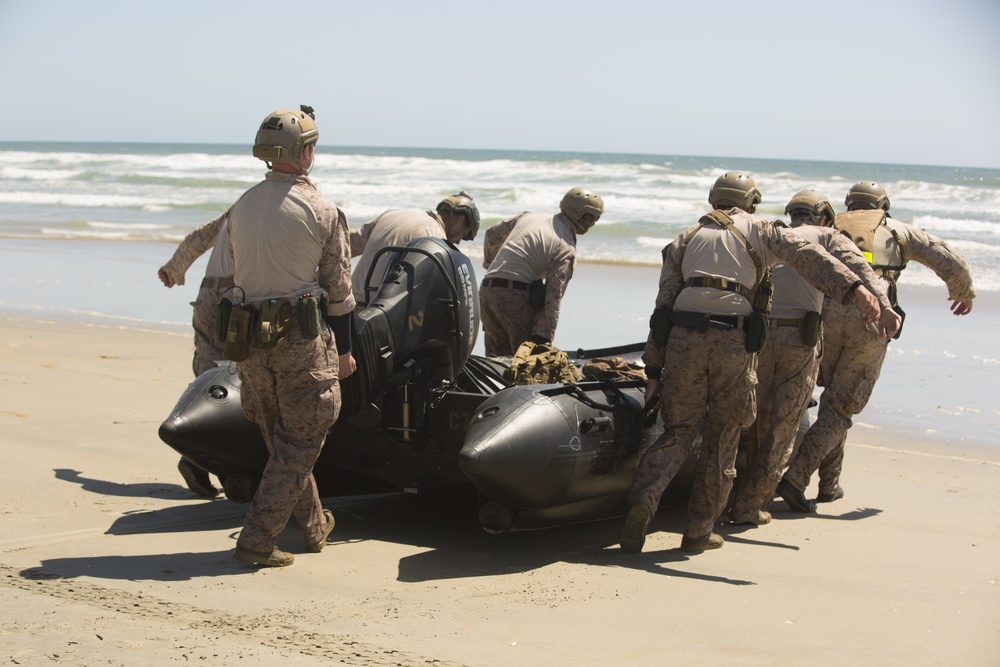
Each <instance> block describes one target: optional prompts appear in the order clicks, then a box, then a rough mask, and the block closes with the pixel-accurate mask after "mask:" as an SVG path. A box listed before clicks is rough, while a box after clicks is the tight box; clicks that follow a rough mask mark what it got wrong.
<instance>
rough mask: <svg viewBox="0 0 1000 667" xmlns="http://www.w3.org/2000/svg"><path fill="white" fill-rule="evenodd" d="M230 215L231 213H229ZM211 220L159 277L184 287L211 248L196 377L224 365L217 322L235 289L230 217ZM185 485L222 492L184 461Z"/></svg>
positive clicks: (200, 307)
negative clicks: (220, 305) (221, 304)
mask: <svg viewBox="0 0 1000 667" xmlns="http://www.w3.org/2000/svg"><path fill="white" fill-rule="evenodd" d="M227 213H228V211H227ZM227 213H223V214H222V215H220V216H217V217H215V218H213V219H212V220H209V221H208V222H206V223H205V224H203V225H201V226H199V227H197V228H196V229H194V230H193V231H191V233H189V234H188V235H187V236H185V237H184V240H183V241H181V243H180V245H178V246H177V249H176V250H175V251H174V254H173V256H172V257H171V258H170V261H169V262H167V263H166V264H164V265H163V266H161V267H160V269H159V271H158V272H157V274H158V275H159V277H160V280H161V281H162V282H163V284H164V285H166V286H167V287H173V286H174V285H183V284H184V274H185V273H187V270H188V269H189V268H190V267H191V265H192V264H193V263H194V261H195V260H196V259H198V258H199V257H201V256H202V255H203V254H205V252H206V251H207V250H208V249H209V248H211V249H212V254H211V255H209V257H208V266H207V267H206V268H205V277H204V278H203V279H202V281H201V287H200V288H199V289H198V296H197V297H196V298H195V301H194V303H192V304H191V305H192V306H193V311H192V317H191V324H192V326H193V327H194V359H193V361H192V368H193V370H194V374H195V377H197V376H199V375H201V374H202V373H204V372H205V371H207V370H209V369H211V368H215V365H216V362H217V361H221V360H222V359H223V357H222V343H220V342H219V341H218V340H216V336H215V320H216V311H217V306H218V303H219V300H220V299H221V298H222V295H223V294H224V293H225V291H226V290H227V289H228V288H230V287H232V286H233V260H232V257H231V256H230V254H229V233H228V231H227V230H226V214H227ZM177 469H178V470H179V471H180V473H181V476H182V477H184V481H185V482H186V483H187V485H188V488H190V489H191V490H192V491H194V492H195V493H197V494H199V495H202V496H207V497H214V496H216V495H218V493H219V490H218V489H217V488H216V487H215V486H214V485H213V484H212V481H211V479H210V478H209V476H208V472H206V471H205V470H203V469H201V468H199V467H198V466H197V465H195V464H194V462H193V461H191V460H189V459H187V458H184V457H181V460H180V461H179V462H178V464H177Z"/></svg>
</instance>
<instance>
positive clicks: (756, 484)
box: [730, 326, 819, 517]
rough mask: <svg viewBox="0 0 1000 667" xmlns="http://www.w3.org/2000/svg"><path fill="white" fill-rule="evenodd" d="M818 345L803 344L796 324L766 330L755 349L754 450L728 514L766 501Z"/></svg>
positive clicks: (804, 397) (808, 393)
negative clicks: (761, 343) (761, 345)
mask: <svg viewBox="0 0 1000 667" xmlns="http://www.w3.org/2000/svg"><path fill="white" fill-rule="evenodd" d="M818 349H819V346H814V347H807V346H805V345H803V344H802V334H801V332H800V330H799V328H798V327H789V326H772V327H771V328H770V329H768V332H767V344H766V345H765V346H764V349H763V350H761V351H760V352H759V353H758V354H757V421H756V422H754V425H753V426H752V427H751V430H752V431H753V436H755V437H751V438H750V439H751V441H753V442H755V443H756V449H755V450H754V451H752V452H748V456H747V472H746V475H745V476H741V479H740V483H739V484H738V489H737V492H736V500H735V501H734V503H733V507H732V510H731V511H730V515H731V516H738V517H745V516H747V515H749V514H750V513H752V512H753V511H754V510H758V509H767V508H768V507H769V506H770V504H771V500H772V499H773V498H774V491H775V489H776V488H777V487H778V482H780V481H781V472H782V471H783V470H784V469H785V465H786V464H787V463H788V459H789V457H791V455H792V449H793V447H794V446H795V434H796V432H797V431H798V427H799V421H800V420H801V419H802V413H803V412H805V410H806V408H807V407H808V406H809V399H810V398H811V397H812V392H813V388H814V387H815V386H816V373H817V371H818V369H819V353H818Z"/></svg>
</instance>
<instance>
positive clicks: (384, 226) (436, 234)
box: [351, 191, 479, 310]
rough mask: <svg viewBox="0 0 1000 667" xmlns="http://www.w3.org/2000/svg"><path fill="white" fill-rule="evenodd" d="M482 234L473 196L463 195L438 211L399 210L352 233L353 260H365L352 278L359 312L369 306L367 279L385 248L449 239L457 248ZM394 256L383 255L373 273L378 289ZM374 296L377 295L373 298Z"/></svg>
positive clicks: (438, 208) (389, 254)
mask: <svg viewBox="0 0 1000 667" xmlns="http://www.w3.org/2000/svg"><path fill="white" fill-rule="evenodd" d="M478 231H479V209H478V208H477V207H476V203H475V202H474V201H473V199H472V196H471V195H469V194H468V193H467V192H465V191H462V192H460V193H458V194H457V195H451V196H450V197H446V198H445V199H443V200H442V201H441V202H440V203H439V204H438V206H437V210H435V211H421V210H420V209H412V208H396V209H390V210H388V211H385V212H384V213H381V214H379V215H378V216H376V217H375V218H373V219H371V220H369V221H368V222H366V223H364V224H363V225H361V227H360V228H359V229H358V230H356V231H355V230H352V231H351V257H357V256H359V255H360V256H361V259H360V260H358V263H357V265H356V266H355V267H354V275H353V278H352V283H353V290H354V301H355V303H357V308H358V309H359V310H360V309H362V308H364V306H365V304H366V303H367V302H368V296H369V295H368V294H366V293H365V279H366V278H367V277H368V272H369V270H370V269H371V266H372V262H373V261H374V260H375V255H377V254H378V251H379V250H381V249H382V248H387V247H390V246H405V245H407V244H409V243H410V241H413V240H414V239H420V238H425V237H428V236H429V237H432V238H436V239H445V240H447V241H448V242H449V243H451V244H453V245H458V244H459V243H461V242H462V241H472V240H474V239H475V238H476V233H477V232H478ZM391 256H392V253H389V252H385V253H382V255H381V256H379V258H378V265H377V266H376V267H375V270H374V271H372V284H373V285H374V286H376V287H377V286H378V285H380V284H381V283H382V277H383V276H384V275H385V272H386V270H387V269H388V268H389V258H390V257H391ZM371 296H374V293H372V294H371Z"/></svg>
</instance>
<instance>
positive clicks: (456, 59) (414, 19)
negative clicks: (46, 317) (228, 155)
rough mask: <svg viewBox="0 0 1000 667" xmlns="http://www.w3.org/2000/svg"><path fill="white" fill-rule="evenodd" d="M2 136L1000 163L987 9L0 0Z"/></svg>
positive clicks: (995, 37)
mask: <svg viewBox="0 0 1000 667" xmlns="http://www.w3.org/2000/svg"><path fill="white" fill-rule="evenodd" d="M0 96H2V99H3V101H4V105H3V106H4V107H5V108H4V111H5V114H6V118H5V120H4V121H3V122H2V123H0V141H12V140H33V141H34V140H53V141H74V140H80V141H127V142H133V141H141V142H180V143H203V142H212V143H247V144H249V143H251V142H252V141H253V136H254V133H255V131H256V127H257V125H258V124H259V123H260V121H261V120H262V119H263V117H264V116H265V115H266V114H267V113H269V112H270V111H272V110H274V109H275V108H279V107H287V106H297V105H298V104H303V103H304V104H311V105H313V106H314V107H315V108H316V112H317V124H318V125H319V128H320V133H321V140H320V141H321V144H326V145H347V146H407V147H439V148H510V149H528V150H566V151H596V152H624V153H655V154H674V155H706V156H734V157H774V158H801V159H811V160H837V161H856V162H898V163H909V164H934V165H957V166H984V167H994V168H1000V129H998V126H1000V2H998V1H997V0H950V1H948V2H945V1H944V0H934V1H932V0H886V1H880V0H865V1H855V0H848V1H844V2H833V1H826V2H819V1H810V0H795V1H785V0H776V1H768V0H759V1H758V2H750V1H748V0H742V1H739V2H736V1H730V0H714V1H705V0H689V1H687V2H672V1H670V0H658V1H652V0H651V1H649V2H634V1H631V0H617V1H615V0H611V1H606V2H591V1H589V0H579V1H577V2H558V1H553V2H548V1H546V0H534V1H531V2H525V1H522V0H513V1H506V2H495V1H494V2H489V3H486V2H481V3H480V2H475V1H474V0H466V1H465V2H448V1H444V0H424V1H422V2H420V1H408V2H403V1H391V2H380V1H378V0H357V1H355V2H339V1H329V2H322V1H319V2H317V1H315V0H314V1H312V2H295V1H285V2H277V1H274V0H269V1H266V2H265V1H262V0H220V1H215V2H213V1H212V0H202V1H200V2H191V1H188V0H170V1H169V2H159V1H156V0H127V1H122V2H117V1H112V0H0Z"/></svg>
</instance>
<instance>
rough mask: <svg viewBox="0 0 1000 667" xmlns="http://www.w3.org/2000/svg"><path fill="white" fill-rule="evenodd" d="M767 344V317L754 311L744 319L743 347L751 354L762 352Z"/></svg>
mask: <svg viewBox="0 0 1000 667" xmlns="http://www.w3.org/2000/svg"><path fill="white" fill-rule="evenodd" d="M765 343H767V316H766V315H764V313H760V312H757V311H754V312H753V313H752V314H750V315H747V316H746V317H744V318H743V346H744V348H745V349H746V351H747V352H748V353H750V354H753V353H754V352H760V351H761V350H763V349H764V345H765Z"/></svg>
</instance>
